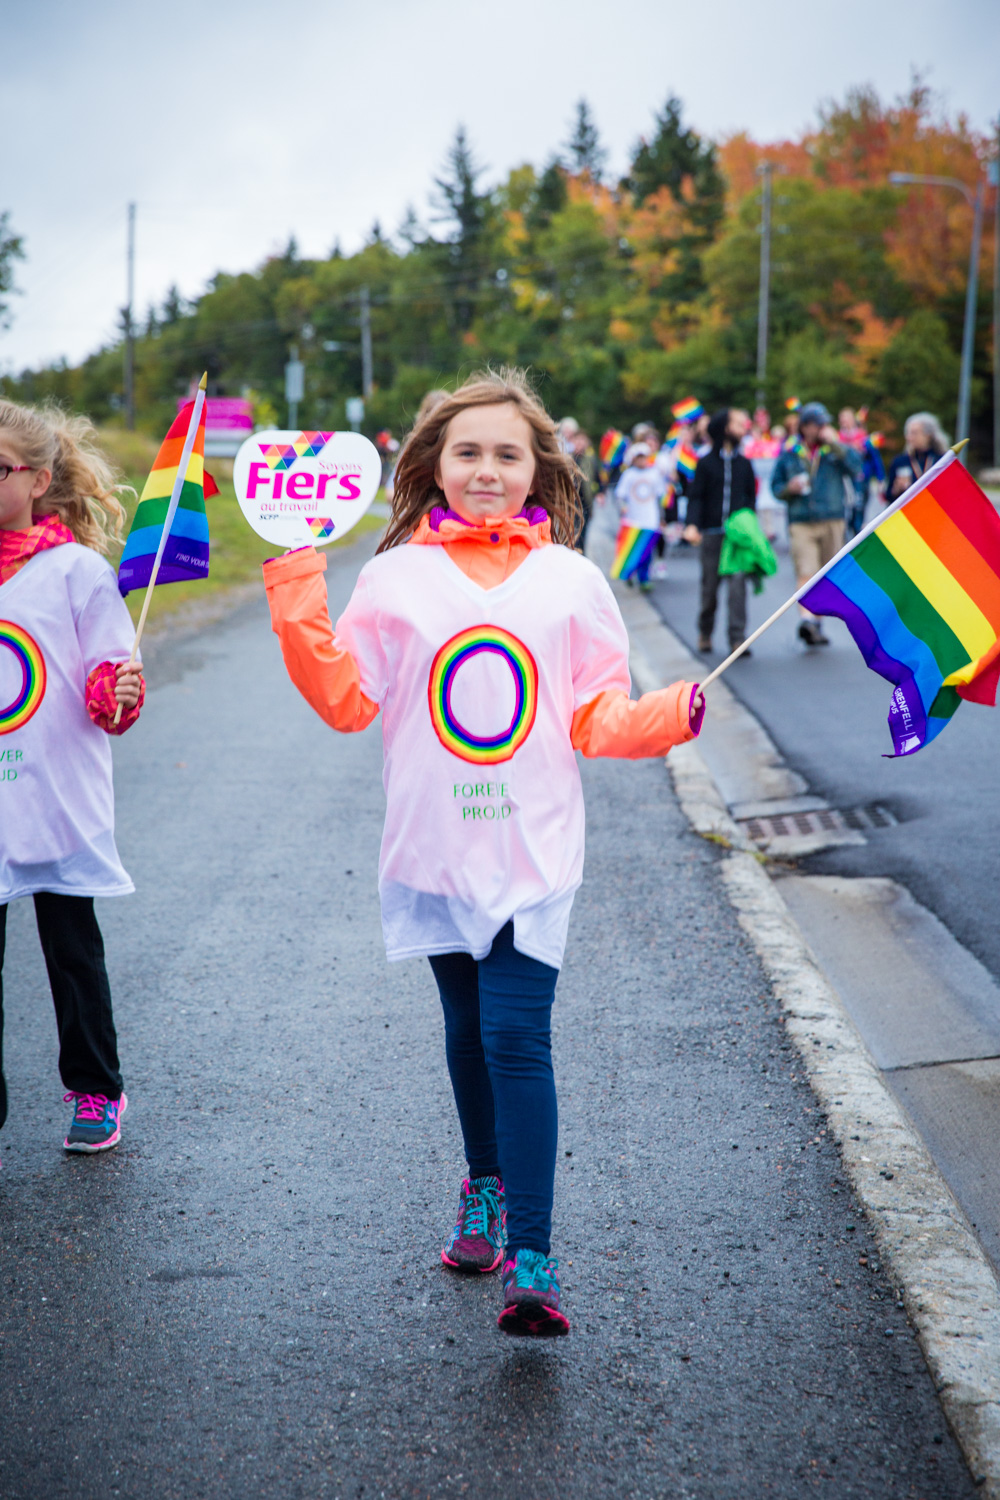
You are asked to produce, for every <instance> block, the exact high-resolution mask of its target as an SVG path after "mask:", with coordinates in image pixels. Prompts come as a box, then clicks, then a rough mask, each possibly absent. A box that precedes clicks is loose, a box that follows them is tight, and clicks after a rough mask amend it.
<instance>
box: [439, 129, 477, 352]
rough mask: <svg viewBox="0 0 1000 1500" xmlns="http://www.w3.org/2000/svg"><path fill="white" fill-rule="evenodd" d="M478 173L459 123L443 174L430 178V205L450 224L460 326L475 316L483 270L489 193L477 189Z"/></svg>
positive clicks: (450, 242)
mask: <svg viewBox="0 0 1000 1500" xmlns="http://www.w3.org/2000/svg"><path fill="white" fill-rule="evenodd" d="M482 174H483V168H482V167H480V166H479V165H478V164H477V163H476V161H475V159H474V157H473V154H472V148H471V146H470V145H469V142H468V138H467V137H466V134H465V127H464V126H462V125H460V126H459V127H458V129H457V130H456V132H455V139H454V141H453V143H452V146H451V149H450V150H449V152H448V156H447V158H446V161H445V174H444V176H442V177H436V178H435V179H434V184H435V187H436V188H437V190H438V196H437V198H436V200H435V204H434V206H435V207H436V208H437V209H438V210H439V212H440V218H441V221H442V222H444V223H446V224H449V225H450V226H451V234H450V236H449V239H448V244H449V246H450V260H451V270H452V276H451V282H452V288H453V297H452V304H453V310H454V317H455V321H456V323H457V325H458V327H459V328H460V329H462V330H465V329H467V328H468V327H469V326H470V324H471V323H472V319H473V317H474V316H475V294H476V291H477V288H478V286H479V283H480V281H481V279H482V276H483V273H484V270H485V262H486V238H487V228H488V224H489V218H490V213H489V209H490V195H489V193H481V192H479V190H478V182H479V178H480V177H481V176H482Z"/></svg>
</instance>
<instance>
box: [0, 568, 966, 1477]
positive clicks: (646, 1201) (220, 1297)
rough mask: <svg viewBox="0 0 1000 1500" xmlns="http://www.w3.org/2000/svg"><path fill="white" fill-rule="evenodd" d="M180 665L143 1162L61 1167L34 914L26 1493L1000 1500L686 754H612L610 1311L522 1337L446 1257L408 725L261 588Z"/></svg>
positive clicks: (19, 1069) (10, 1285)
mask: <svg viewBox="0 0 1000 1500" xmlns="http://www.w3.org/2000/svg"><path fill="white" fill-rule="evenodd" d="M361 545H362V544H359V549H358V550H352V551H350V552H347V553H343V554H339V555H338V556H337V557H336V562H335V566H334V567H333V569H332V574H331V592H332V593H333V595H334V596H335V599H336V600H337V601H341V600H343V598H344V597H345V596H346V593H347V591H348V589H349V587H350V584H351V582H352V580H353V576H354V574H355V572H356V570H357V567H358V566H359V563H360V546H361ZM834 660H836V658H834ZM820 666H823V664H820ZM147 667H148V671H149V675H150V679H151V693H150V697H149V701H148V705H147V707H146V710H145V712H144V715H143V718H142V720H141V722H140V724H139V726H138V727H137V729H136V730H134V731H132V732H131V733H130V735H128V736H127V737H126V738H125V739H124V740H123V741H122V742H121V743H120V745H118V746H117V748H116V762H117V786H118V799H119V837H120V845H121V849H122V853H123V857H124V860H125V864H126V866H127V868H129V869H130V871H131V872H132V874H133V876H134V878H135V880H136V884H137V886H138V894H137V895H136V896H134V897H131V898H128V899H125V900H120V901H118V902H110V901H109V902H105V903H103V904H102V909H101V917H102V921H103V923H104V927H105V932H106V938H107V942H108V948H109V954H110V967H111V973H112V982H113V986H114V992H115V997H116V1013H117V1017H118V1023H119V1030H120V1042H121V1051H122V1057H123V1065H124V1070H125V1075H126V1087H127V1089H128V1093H129V1096H130V1106H129V1110H128V1113H127V1115H126V1117H125V1124H124V1138H123V1142H122V1145H121V1147H120V1148H119V1149H118V1150H117V1151H115V1152H113V1153H110V1154H109V1155H107V1156H104V1157H95V1158H86V1157H70V1158H68V1159H66V1158H64V1156H63V1153H62V1152H61V1149H60V1142H61V1139H62V1135H63V1132H64V1126H65V1109H64V1106H63V1105H62V1104H61V1102H60V1099H61V1092H62V1090H61V1088H60V1085H59V1080H58V1077H57V1075H56V1070H55V1034H54V1025H53V1022H52V1017H51V1007H50V1002H49V999H48V995H47V992H46V987H45V983H44V975H43V970H42V966H41V961H40V957H39V954H38V951H37V942H36V940H35V936H34V932H33V929H32V926H31V917H30V908H29V907H28V905H27V904H26V903H24V902H21V903H19V904H17V905H16V906H15V907H14V909H13V910H12V912H11V920H10V924H9V938H8V962H7V970H6V973H5V976H4V980H5V990H6V995H7V1018H8V1026H7V1060H8V1061H7V1071H8V1083H9V1086H10V1090H11V1096H12V1113H11V1118H10V1120H9V1122H8V1125H7V1127H6V1128H5V1130H4V1131H3V1134H2V1138H0V1147H2V1151H3V1171H2V1173H0V1256H2V1260H0V1277H2V1284H3V1286H2V1305H0V1333H2V1344H0V1382H2V1387H0V1408H2V1410H0V1427H2V1431H3V1439H2V1443H0V1496H2V1497H3V1500H56V1497H63V1496H66V1497H73V1500H76V1497H80V1500H83V1497H88V1500H89V1497H91V1496H93V1495H95V1494H101V1495H114V1496H123V1497H134V1500H174V1497H177V1500H181V1497H183V1500H196V1497H202V1496H204V1497H220V1500H221V1497H226V1500H228V1497H232V1500H245V1497H247V1496H257V1495H268V1496H269V1497H273V1500H284V1497H302V1500H314V1497H324V1500H325V1497H330V1500H332V1497H335V1496H339V1497H343V1500H347V1497H348V1496H350V1497H370V1496H387V1497H410V1496H413V1497H416V1496H432V1495H433V1496H437V1495H442V1496H462V1495H470V1496H471V1495H478V1494H481V1493H483V1492H484V1491H486V1490H489V1491H490V1492H491V1493H503V1494H506V1495H510V1496H514V1497H518V1500H520V1497H522V1496H526V1497H542V1496H545V1497H548V1496H553V1497H554V1496H560V1497H564V1496H567V1495H573V1496H582V1497H589V1496H596V1495H602V1496H603V1495H613V1496H618V1495H626V1494H631V1495H634V1496H637V1497H646V1496H662V1497H670V1500H681V1497H699V1500H701V1497H705V1500H726V1497H747V1500H756V1497H759V1496H779V1497H788V1500H800V1497H802V1496H803V1495H807V1494H813V1493H817V1494H825V1495H831V1496H837V1497H855V1496H857V1497H872V1500H876V1497H877V1500H888V1497H911V1500H917V1497H919V1500H937V1497H940V1500H961V1497H963V1496H971V1495H973V1494H975V1493H977V1490H976V1489H975V1487H974V1485H973V1483H972V1480H971V1478H970V1476H969V1475H968V1472H967V1470H966V1468H965V1466H964V1463H963V1460H962V1458H961V1455H960V1453H959V1452H958V1450H957V1448H956V1445H955V1444H954V1442H953V1440H952V1438H951V1436H950V1433H949V1432H948V1430H947V1429H946V1427H945V1424H944V1421H943V1418H942V1415H941V1411H940V1407H939V1405H938V1402H937V1399H936V1396H935V1393H934V1390H933V1387H932V1383H931V1380H930V1378H929V1376H928V1374H927V1370H926V1367H925V1365H924V1362H923V1359H922V1356H921V1353H920V1350H919V1347H918V1345H917V1343H916V1341H915V1339H914V1337H913V1333H912V1330H911V1329H910V1328H909V1326H908V1324H907V1321H906V1317H905V1314H904V1312H903V1310H902V1309H901V1307H899V1306H898V1305H897V1301H896V1297H895V1295H894V1293H893V1290H892V1288H891V1287H890V1285H889V1284H888V1282H887V1279H886V1276H885V1274H884V1272H883V1270H882V1269H881V1267H880V1266H879V1264H878V1259H877V1255H876V1254H875V1251H874V1248H873V1244H872V1242H871V1240H870V1239H869V1236H868V1233H867V1228H866V1224H865V1221H864V1219H863V1217H862V1216H861V1215H860V1214H859V1212H858V1210H857V1208H856V1206H855V1205H854V1203H853V1202H852V1199H851V1195H850V1192H849V1190H848V1188H847V1187H846V1185H845V1183H844V1181H843V1180H842V1178H841V1174H840V1170H839V1162H838V1157H837V1154H836V1151H835V1149H834V1147H833V1146H832V1145H830V1144H829V1143H828V1141H827V1138H826V1136H825V1134H824V1133H823V1121H822V1119H821V1118H820V1116H819V1115H818V1113H817V1111H816V1108H815V1105H814V1101H813V1097H812V1095H811V1093H810V1091H809V1089H808V1086H807V1085H806V1083H805V1082H804V1081H803V1080H802V1079H801V1078H800V1077H799V1076H798V1075H797V1072H796V1054H795V1053H794V1051H793V1050H792V1049H791V1048H790V1047H789V1045H788V1043H787V1042H786V1041H785V1040H784V1036H783V1031H782V1026H781V1024H780V1020H779V1016H778V1012H777V1008H776V1006H775V1003H774V1001H773V999H772V998H771V996H770V994H769V993H768V991H767V988H766V985H765V984H764V982H763V979H762V976H761V973H760V970H759V968H758V965H757V962H756V960H755V958H754V956H753V955H752V953H751V951H750V949H749V947H748V945H747V943H746V941H745V939H744V938H743V936H742V934H741V932H740V929H739V928H738V926H737V923H736V921H735V919H734V916H733V914H732V912H731V911H730V910H729V908H728V907H727V906H726V904H725V902H724V900H723V896H722V892H721V888H720V883H719V880H718V876H717V870H716V860H717V858H718V855H717V852H716V850H715V849H714V848H713V846H711V845H709V844H706V843H703V842H701V841H700V840H698V839H697V838H696V837H695V836H693V835H692V834H691V833H690V832H689V831H688V830H687V826H686V824H685V823H684V821H683V819H682V817H681V815H680V812H679V810H678V808H677V806H676V804H675V802H674V800H673V796H672V793H671V791H670V787H669V781H668V778H667V774H666V771H665V769H664V767H663V765H662V764H659V763H648V764H614V763H600V762H598V763H591V764H589V765H587V766H586V768H585V788H586V795H587V801H588V809H589V849H588V866H587V880H586V883H585V886H584V889H583V892H582V893H581V895H580V897H579V898H578V901H577V906H576V910H575V914H574V920H573V929H572V934H571V941H570V946H569V959H568V962H567V965H566V968H565V970H564V973H563V976H562V979H561V983H560V988H559V995H558V1000H557V1013H556V1040H555V1049H556V1062H557V1077H558V1080H559V1085H560V1102H561V1139H560V1154H559V1176H558V1183H557V1208H556V1244H555V1247H554V1248H555V1251H556V1253H557V1254H558V1255H559V1257H560V1260H561V1265H562V1271H563V1278H564V1288H565V1305H566V1309H567V1311H568V1313H569V1315H570V1317H571V1319H572V1322H573V1332H572V1334H571V1336H570V1337H569V1338H568V1339H565V1340H560V1341H558V1342H556V1343H553V1344H544V1345H538V1344H532V1343H528V1342H516V1341H512V1340H509V1339H507V1338H505V1336H504V1335H502V1334H500V1333H499V1332H498V1331H497V1329H496V1326H495V1317H496V1313H497V1310H498V1307H499V1285H498V1281H497V1279H496V1278H488V1279H482V1280H465V1279H457V1278H455V1277H454V1276H452V1275H451V1274H449V1273H447V1272H446V1271H444V1270H443V1268H442V1267H441V1265H440V1262H439V1258H438V1257H439V1247H440V1245H441V1243H442V1240H443V1238H444V1236H445V1234H446V1232H447V1230H448V1228H449V1225H450V1219H451V1216H452V1214H453V1212H454V1207H455V1202H456V1200H457V1191H458V1184H459V1180H460V1177H461V1173H462V1161H461V1155H460V1148H459V1141H458V1136H457V1130H456V1123H455V1119H454V1114H453V1106H452V1103H451V1099H450V1094H449V1089H448V1084H447V1078H446V1073H445V1067H444V1057H443V1046H442V1027H441V1022H440V1018H439V1014H438V1010H437V1001H436V997H435V994H434V990H433V986H432V983H431V979H430V974H429V972H428V969H427V966H426V965H425V964H423V963H418V962H414V963H410V964H404V965H398V966H393V967H391V968H390V967H388V966H387V965H386V964H385V962H384V958H383V953H382V947H381V937H380V931H379V922H378V911H377V901H376V893H375V869H376V860H377V850H378V839H379V829H380V823H381V813H382V793H381V784H380V780H379V769H380V759H381V757H380V743H379V739H378V731H377V729H374V730H371V731H369V732H368V733H367V734H365V735H363V736H359V737H356V738H353V739H344V740H339V739H335V738H334V737H333V736H332V735H331V733H330V732H329V731H328V730H327V729H325V728H324V726H323V725H322V724H321V723H320V722H319V720H317V719H315V718H314V717H313V716H312V715H311V713H310V711H309V710H308V709H307V708H306V706H305V705H304V704H303V703H302V702H301V701H300V700H299V699H298V697H297V696H296V694H295V693H294V691H293V690H292V688H291V687H290V685H289V684H288V682H287V681H286V679H285V677H284V673H283V669H282V666H281V663H280V660H279V655H278V650H277V645H276V642H275V641H274V639H273V637H272V636H271V635H270V632H269V628H268V621H267V615H266V609H265V607H264V605H263V603H262V602H261V603H260V604H259V605H258V604H255V605H251V606H249V607H247V608H245V609H244V610H242V611H241V612H240V613H239V614H237V615H235V616H234V617H232V618H231V619H230V620H229V621H228V622H227V623H226V624H224V625H221V626H215V627H213V628H212V629H211V630H210V631H207V632H205V633H204V634H203V635H201V636H200V637H191V638H189V639H187V640H182V641H177V642H175V643H174V644H173V645H170V646H161V647H159V648H157V649H156V650H154V651H151V652H150V653H149V655H148V661H147ZM823 669H824V670H829V666H828V665H827V666H825V667H824V668H823ZM751 670H756V668H751ZM810 670H812V668H811V667H810ZM971 716H972V711H970V718H971Z"/></svg>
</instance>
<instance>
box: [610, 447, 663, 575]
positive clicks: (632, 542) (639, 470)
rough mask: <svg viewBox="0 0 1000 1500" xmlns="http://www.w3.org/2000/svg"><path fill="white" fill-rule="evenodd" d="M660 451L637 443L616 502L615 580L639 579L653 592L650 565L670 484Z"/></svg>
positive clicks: (627, 460)
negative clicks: (618, 517) (618, 514)
mask: <svg viewBox="0 0 1000 1500" xmlns="http://www.w3.org/2000/svg"><path fill="white" fill-rule="evenodd" d="M658 446H659V445H657V448H653V447H652V446H651V445H650V444H649V443H646V442H638V443H633V444H632V447H631V448H630V449H629V452H628V455H627V457H626V463H627V465H628V467H627V468H626V469H625V472H624V473H623V474H622V477H621V478H620V479H619V481H618V483H617V485H616V486H615V500H616V501H617V502H618V507H619V510H620V513H621V520H620V524H619V528H618V540H617V543H616V546H615V557H614V562H613V563H612V564H611V577H612V578H621V579H624V581H625V582H626V583H628V584H629V585H631V583H632V580H633V578H637V579H638V580H639V587H640V588H641V589H644V590H645V589H650V588H652V586H653V585H652V584H651V582H650V579H649V569H650V564H651V563H652V561H653V555H654V553H655V552H656V544H657V542H658V541H659V538H660V527H661V524H662V521H663V501H664V499H665V497H666V495H667V493H668V489H669V481H668V480H667V477H666V475H665V474H664V472H663V470H662V468H660V467H659V466H658V465H657V462H656V454H657V451H658Z"/></svg>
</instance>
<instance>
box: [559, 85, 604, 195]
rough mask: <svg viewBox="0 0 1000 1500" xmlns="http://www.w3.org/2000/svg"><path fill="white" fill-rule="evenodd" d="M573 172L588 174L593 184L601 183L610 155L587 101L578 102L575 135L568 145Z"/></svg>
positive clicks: (574, 125) (570, 167)
mask: <svg viewBox="0 0 1000 1500" xmlns="http://www.w3.org/2000/svg"><path fill="white" fill-rule="evenodd" d="M566 150H567V152H568V153H569V169H570V171H571V172H576V173H583V172H586V173H588V175H589V176H590V178H591V181H592V182H600V180H601V173H602V172H603V170H604V163H605V161H606V160H607V157H608V153H607V151H606V150H605V149H604V147H603V146H602V145H601V139H600V136H599V135H598V133H597V126H596V125H595V124H594V117H593V115H592V114H591V112H590V105H589V104H588V103H587V101H586V99H580V100H578V101H577V106H576V119H575V120H574V122H573V133H572V135H571V136H570V138H569V140H568V141H567V143H566Z"/></svg>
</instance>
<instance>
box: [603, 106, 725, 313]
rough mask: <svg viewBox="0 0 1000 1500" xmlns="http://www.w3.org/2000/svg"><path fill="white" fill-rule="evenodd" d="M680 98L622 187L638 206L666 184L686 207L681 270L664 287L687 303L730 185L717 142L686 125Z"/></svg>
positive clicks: (660, 118) (639, 151)
mask: <svg viewBox="0 0 1000 1500" xmlns="http://www.w3.org/2000/svg"><path fill="white" fill-rule="evenodd" d="M681 111H682V106H681V101H680V100H679V99H677V98H676V97H674V96H671V97H670V98H669V99H668V100H667V102H666V104H665V105H664V106H663V110H662V111H661V113H660V114H658V115H657V116H656V130H655V132H654V134H653V137H652V140H649V141H647V140H645V139H643V140H641V141H640V142H639V144H638V146H637V147H636V149H635V153H634V155H633V157H632V165H631V168H630V171H629V175H628V176H627V177H626V178H625V179H624V181H623V182H622V187H623V188H625V189H627V190H628V191H630V192H631V193H632V196H633V199H634V201H635V203H636V206H637V207H641V206H642V204H643V203H645V202H646V200H647V199H648V198H652V197H653V196H654V195H655V194H656V193H658V192H659V191H660V190H661V188H667V189H668V191H669V192H670V195H671V197H672V198H673V200H674V202H675V203H676V204H677V205H678V207H679V208H681V209H682V210H683V214H684V219H685V221H686V228H685V229H684V230H683V231H682V233H681V234H680V235H679V236H678V237H677V238H676V239H675V240H674V241H673V244H672V247H671V248H672V249H674V250H675V251H676V261H677V269H676V271H675V272H674V273H673V274H672V275H671V276H670V277H668V278H667V279H666V282H665V287H666V290H667V293H668V296H669V297H670V299H671V300H673V301H679V302H687V301H690V300H691V299H692V298H694V297H696V296H697V295H698V293H699V292H701V291H702V290H703V289H704V285H705V281H704V277H703V275H702V270H701V255H702V253H703V252H704V251H705V250H706V249H707V248H708V246H709V245H710V244H711V243H712V241H713V240H714V239H715V236H716V234H717V233H718V231H719V228H720V227H721V225H722V220H723V216H724V214H725V184H724V182H723V179H722V174H721V172H720V171H719V166H718V162H717V160H716V151H715V146H714V145H713V144H712V142H711V141H703V140H702V138H701V136H700V135H698V133H697V131H695V130H690V129H688V128H686V127H685V125H684V123H683V120H682V118H681Z"/></svg>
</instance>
